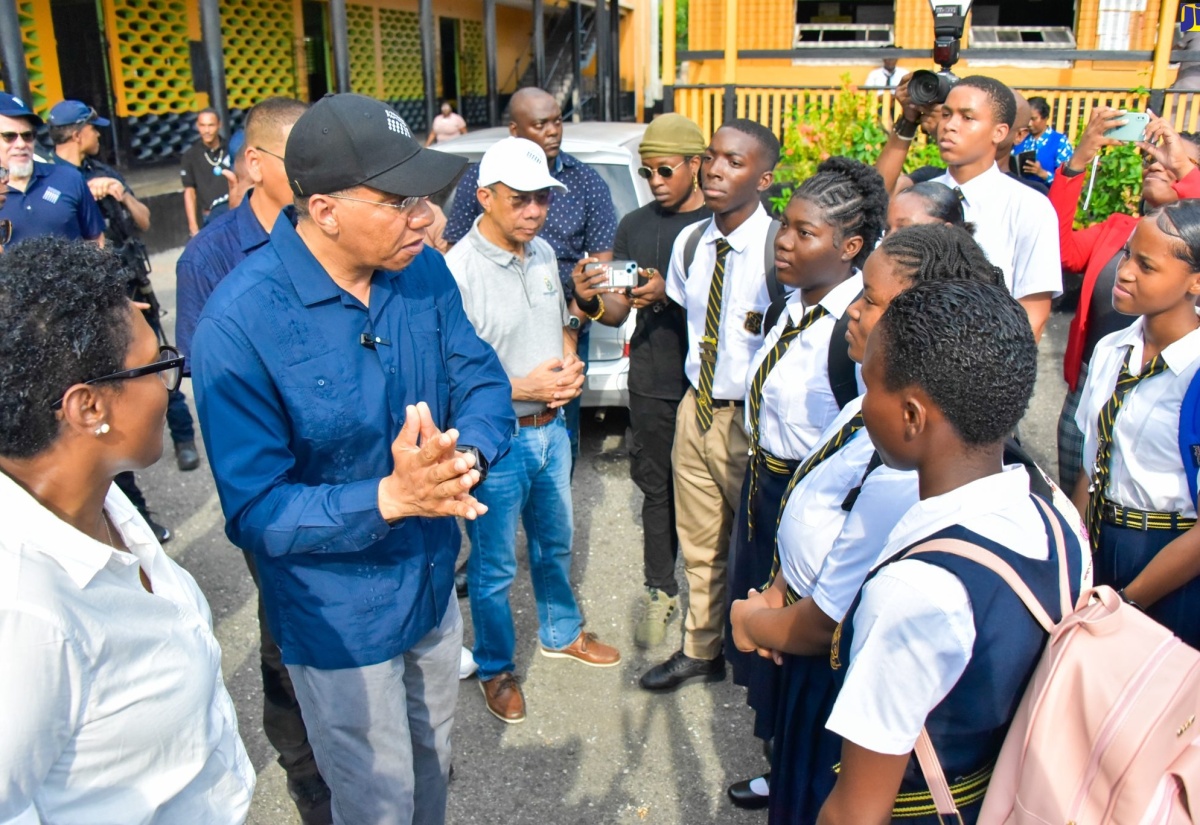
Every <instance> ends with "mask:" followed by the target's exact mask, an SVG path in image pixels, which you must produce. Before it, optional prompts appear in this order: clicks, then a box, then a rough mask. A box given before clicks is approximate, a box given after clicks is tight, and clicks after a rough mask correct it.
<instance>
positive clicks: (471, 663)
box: [458, 647, 479, 680]
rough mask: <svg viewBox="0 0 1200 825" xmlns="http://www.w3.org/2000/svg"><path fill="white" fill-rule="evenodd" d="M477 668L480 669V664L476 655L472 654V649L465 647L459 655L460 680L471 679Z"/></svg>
mask: <svg viewBox="0 0 1200 825" xmlns="http://www.w3.org/2000/svg"><path fill="white" fill-rule="evenodd" d="M477 670H479V665H478V664H477V663H476V662H475V657H474V656H472V655H471V649H470V648H469V647H464V648H463V649H462V653H460V654H459V656H458V678H459V679H460V680H461V679H470V678H471V676H472V675H473V674H474V673H475V671H477Z"/></svg>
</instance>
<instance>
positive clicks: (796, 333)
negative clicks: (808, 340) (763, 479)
mask: <svg viewBox="0 0 1200 825" xmlns="http://www.w3.org/2000/svg"><path fill="white" fill-rule="evenodd" d="M828 314H829V310H827V309H825V307H823V306H821V305H820V304H817V305H816V306H815V307H813V308H812V309H810V310H809V311H808V312H806V313H805V314H804V317H803V318H801V319H800V324H799V325H798V326H793V325H792V316H791V315H789V316H788V319H787V324H786V325H785V326H784V328H783V334H782V335H780V336H779V340H778V341H776V342H775V346H773V347H771V351H770V352H768V353H767V357H766V358H764V359H763V360H762V363H761V364H759V365H758V371H757V372H755V373H754V380H753V381H751V382H750V397H749V400H748V403H749V405H750V449H752V450H754V451H757V450H758V421H759V416H760V415H761V414H762V401H763V385H764V384H766V383H767V376H769V375H770V374H771V370H773V369H775V365H776V364H778V363H779V361H780V359H781V358H783V356H784V353H786V352H787V351H788V347H790V346H791V345H792V341H794V340H796V339H797V338H798V337H800V333H802V332H804V330H806V329H808V328H809V327H811V326H812V325H813V324H815V323H816V322H817V321H819V320H821V319H822V318H824V317H825V316H826V315H828Z"/></svg>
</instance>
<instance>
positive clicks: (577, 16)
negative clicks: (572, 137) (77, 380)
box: [571, 0, 583, 123]
mask: <svg viewBox="0 0 1200 825" xmlns="http://www.w3.org/2000/svg"><path fill="white" fill-rule="evenodd" d="M571 18H572V20H573V21H574V25H573V26H572V27H571V73H572V74H573V75H574V79H573V80H572V83H571V120H573V121H575V122H576V123H578V122H579V121H580V120H582V119H583V117H582V115H581V113H580V111H579V108H580V103H581V101H582V100H583V9H582V8H581V6H580V3H579V0H572V2H571Z"/></svg>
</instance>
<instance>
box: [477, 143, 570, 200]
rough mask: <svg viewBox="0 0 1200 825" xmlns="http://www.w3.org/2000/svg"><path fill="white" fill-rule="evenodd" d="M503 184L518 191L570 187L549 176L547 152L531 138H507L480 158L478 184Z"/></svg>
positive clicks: (565, 189)
mask: <svg viewBox="0 0 1200 825" xmlns="http://www.w3.org/2000/svg"><path fill="white" fill-rule="evenodd" d="M493 183H503V184H504V185H505V186H509V187H512V188H513V189H515V190H516V191H518V192H537V191H539V190H541V189H559V190H561V191H563V192H566V191H567V187H566V186H564V185H563V184H562V183H560V182H559V181H557V180H555V179H554V178H553V177H551V175H550V168H549V166H548V164H547V163H546V153H545V152H543V151H542V147H541V146H538V145H537V144H536V143H534V142H533V141H532V140H526V139H525V138H519V137H507V138H505V139H504V140H502V141H500V142H499V143H497V144H495V145H494V146H492V148H491V149H488V150H487V151H486V152H484V153H483V157H482V158H481V159H480V161H479V185H480V186H491V185H492V184H493Z"/></svg>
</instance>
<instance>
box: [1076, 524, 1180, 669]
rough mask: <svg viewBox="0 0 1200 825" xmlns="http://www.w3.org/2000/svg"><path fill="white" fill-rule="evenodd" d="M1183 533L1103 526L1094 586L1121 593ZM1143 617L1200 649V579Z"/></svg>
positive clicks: (1151, 607) (1170, 594) (1177, 591)
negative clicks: (1104, 586)
mask: <svg viewBox="0 0 1200 825" xmlns="http://www.w3.org/2000/svg"><path fill="white" fill-rule="evenodd" d="M1184 532H1185V531H1177V530H1139V529H1138V528H1136V527H1121V526H1119V525H1116V524H1109V523H1108V522H1105V523H1103V524H1102V525H1101V527H1100V550H1099V552H1098V553H1097V554H1096V557H1095V559H1094V562H1095V566H1096V567H1095V572H1094V579H1095V582H1096V584H1107V585H1110V586H1111V587H1114V588H1116V589H1117V590H1120V589H1121V588H1123V587H1125V586H1126V585H1128V584H1129V583H1130V582H1131V581H1133V580H1134V578H1136V577H1137V575H1138V574H1139V573H1141V572H1142V570H1144V569H1145V568H1146V565H1147V564H1149V563H1150V560H1151V559H1153V558H1154V557H1155V556H1156V555H1158V552H1159V551H1160V550H1162V549H1163V548H1164V547H1166V546H1167V545H1168V544H1170V543H1171V542H1172V541H1174V540H1175V539H1176V538H1178V537H1179V536H1181V535H1182V534H1183V533H1184ZM1146 614H1147V615H1148V616H1150V618H1152V619H1154V620H1155V621H1156V622H1159V623H1160V624H1162V625H1164V626H1165V627H1167V628H1168V629H1169V630H1170V631H1171V632H1172V633H1174V634H1175V635H1176V636H1178V637H1179V638H1180V639H1182V640H1183V641H1184V642H1186V643H1187V644H1189V645H1191V646H1192V647H1200V578H1197V579H1192V581H1190V582H1188V583H1187V584H1185V585H1183V586H1182V587H1180V588H1179V589H1177V590H1174V591H1172V592H1171V593H1169V594H1167V595H1166V596H1164V597H1163V598H1162V599H1159V601H1157V602H1156V603H1154V604H1152V605H1150V607H1149V608H1147V610H1146Z"/></svg>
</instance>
